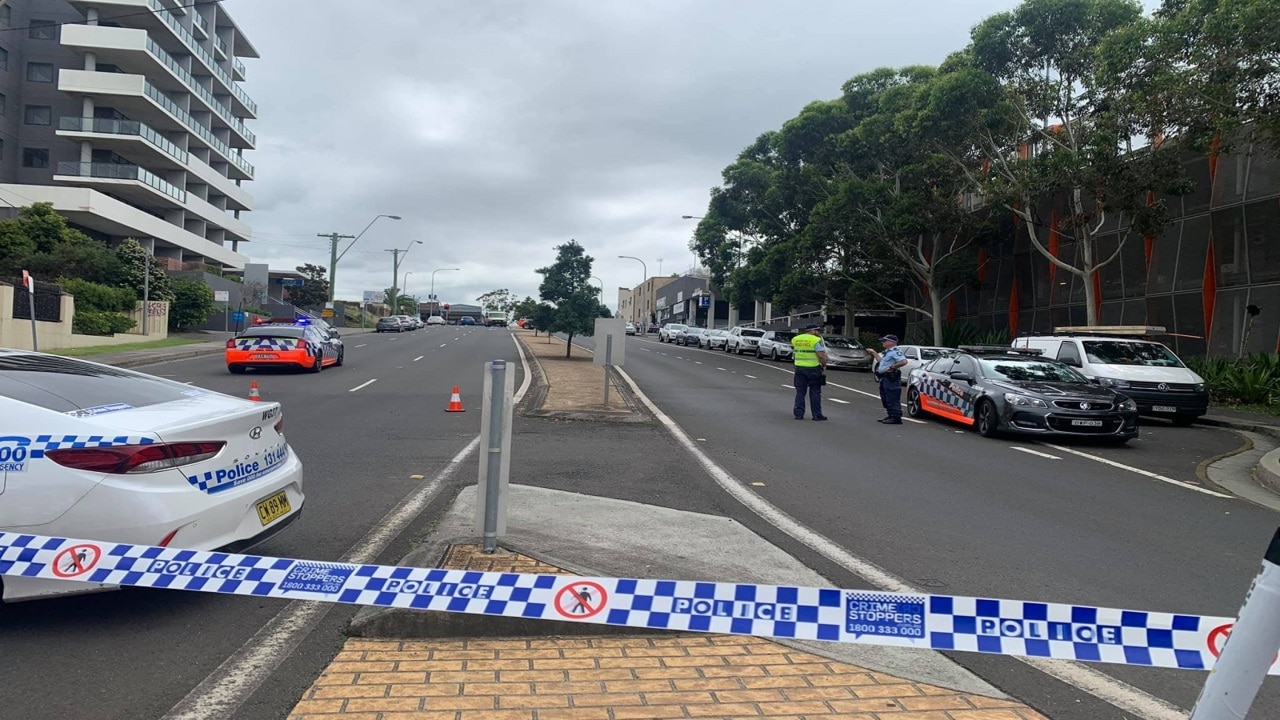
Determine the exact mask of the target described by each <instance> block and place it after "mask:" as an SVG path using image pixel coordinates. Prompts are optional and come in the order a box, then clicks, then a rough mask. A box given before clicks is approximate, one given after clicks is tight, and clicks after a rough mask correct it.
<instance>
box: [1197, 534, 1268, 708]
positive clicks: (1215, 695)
mask: <svg viewBox="0 0 1280 720" xmlns="http://www.w3.org/2000/svg"><path fill="white" fill-rule="evenodd" d="M1277 651H1280V530H1277V531H1276V534H1275V536H1274V537H1272V538H1271V545H1270V546H1268V547H1267V552H1266V554H1265V555H1264V556H1263V559H1262V571H1261V572H1260V573H1258V577H1256V578H1254V581H1253V587H1251V588H1249V594H1248V595H1246V596H1245V598H1244V607H1242V608H1240V617H1239V619H1237V620H1236V623H1235V625H1234V626H1233V627H1232V628H1231V634H1230V635H1228V636H1227V641H1226V643H1225V644H1224V645H1223V646H1222V654H1221V655H1220V656H1219V657H1218V662H1216V663H1215V664H1214V666H1213V670H1212V671H1211V672H1210V673H1209V679H1208V680H1206V681H1205V683H1204V690H1203V691H1201V693H1200V699H1199V700H1197V701H1196V707H1195V709H1194V710H1192V711H1191V720H1244V718H1245V716H1246V715H1248V714H1249V706H1250V705H1252V704H1253V699H1254V698H1255V697H1256V696H1257V695H1258V689H1259V688H1261V687H1262V681H1263V680H1265V679H1266V677H1267V671H1269V670H1270V669H1271V665H1272V664H1273V663H1274V662H1275V659H1276V653H1277Z"/></svg>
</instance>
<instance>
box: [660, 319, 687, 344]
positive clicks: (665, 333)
mask: <svg viewBox="0 0 1280 720" xmlns="http://www.w3.org/2000/svg"><path fill="white" fill-rule="evenodd" d="M688 327H689V326H688V325H683V324H681V323H667V324H666V325H663V326H662V329H660V330H658V342H664V343H673V342H675V341H676V340H678V339H679V338H680V333H682V332H684V331H685V329H686V328H688Z"/></svg>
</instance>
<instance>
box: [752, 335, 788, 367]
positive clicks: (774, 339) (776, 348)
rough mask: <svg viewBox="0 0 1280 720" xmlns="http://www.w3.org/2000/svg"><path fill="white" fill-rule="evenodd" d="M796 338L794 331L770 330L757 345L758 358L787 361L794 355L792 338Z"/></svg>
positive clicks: (761, 337)
mask: <svg viewBox="0 0 1280 720" xmlns="http://www.w3.org/2000/svg"><path fill="white" fill-rule="evenodd" d="M795 336H796V332H795V331H794V330H768V331H766V332H765V334H764V335H761V336H760V342H759V343H757V344H756V357H758V358H769V359H770V360H786V359H788V358H790V357H791V356H792V355H793V354H794V352H795V351H794V348H792V347H791V338H793V337H795Z"/></svg>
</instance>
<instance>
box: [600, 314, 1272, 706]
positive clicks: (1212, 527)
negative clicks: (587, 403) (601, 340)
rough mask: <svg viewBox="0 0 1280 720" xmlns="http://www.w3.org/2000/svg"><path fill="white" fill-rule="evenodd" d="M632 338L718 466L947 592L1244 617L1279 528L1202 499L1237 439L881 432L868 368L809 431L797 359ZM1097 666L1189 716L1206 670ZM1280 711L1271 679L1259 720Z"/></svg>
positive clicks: (919, 428) (1175, 434)
mask: <svg viewBox="0 0 1280 720" xmlns="http://www.w3.org/2000/svg"><path fill="white" fill-rule="evenodd" d="M581 342H582V343H583V344H584V345H588V346H590V345H591V344H592V342H591V339H590V338H583V339H582V340H581ZM627 342H628V348H627V366H626V368H625V370H626V372H627V373H628V374H630V375H631V376H632V377H633V378H634V379H635V381H636V382H637V384H638V385H639V386H640V388H641V390H642V391H643V392H644V393H645V394H646V395H648V396H649V398H650V399H651V400H653V401H654V402H655V403H656V404H657V406H658V407H659V408H661V409H662V410H663V411H664V412H665V413H666V414H667V415H669V416H670V417H671V418H672V419H673V420H674V421H676V422H677V423H679V424H680V426H681V427H683V428H684V429H685V430H686V431H687V432H688V433H689V434H690V435H692V436H694V437H697V438H704V439H705V440H706V442H704V443H699V445H700V447H702V448H703V449H704V450H705V451H706V452H707V453H708V454H709V455H710V456H711V457H712V458H713V459H714V460H715V461H716V462H718V463H719V464H720V465H721V466H723V467H724V468H725V469H727V470H729V471H730V472H732V473H733V474H734V475H735V476H737V477H738V478H739V479H740V480H742V481H743V482H746V483H751V484H754V483H763V486H757V487H753V489H754V490H756V491H757V492H758V493H759V494H760V495H762V496H763V497H765V498H766V499H768V500H769V501H770V502H771V503H773V504H774V505H775V506H777V507H779V508H781V509H782V510H783V511H785V512H786V513H788V514H790V515H791V516H792V517H794V518H795V519H797V520H799V521H800V522H802V523H804V524H805V525H807V526H808V527H810V528H812V529H814V530H816V531H818V532H820V533H822V534H823V535H825V536H826V537H827V538H830V539H831V540H833V541H835V542H836V543H838V544H839V545H840V546H842V547H844V548H845V549H847V550H849V551H851V552H853V553H855V554H856V555H858V556H860V557H862V558H865V559H867V560H870V561H872V562H874V563H876V564H877V565H879V566H880V567H882V568H884V569H886V570H888V571H889V572H891V573H893V574H895V575H897V576H898V577H900V578H903V579H905V580H907V581H908V582H911V583H914V584H916V585H917V586H921V585H923V586H926V587H927V588H928V589H930V590H932V591H934V592H940V593H947V594H955V595H976V596H980V597H997V598H1001V597H1003V598H1018V599H1030V600H1046V601H1050V602H1066V603H1082V604H1090V605H1100V606H1110V607H1121V608H1131V609H1140V610H1162V611H1172V612H1190V613H1197V614H1206V615H1224V616H1233V615H1234V614H1235V613H1236V612H1237V611H1238V610H1239V607H1240V603H1241V602H1242V600H1243V599H1244V596H1245V593H1246V591H1247V590H1248V588H1249V584H1250V582H1251V580H1252V579H1253V577H1254V575H1255V574H1256V573H1257V570H1258V568H1259V563H1260V558H1261V554H1262V552H1263V550H1264V549H1265V547H1266V544H1267V542H1268V541H1269V540H1270V538H1271V535H1272V534H1273V533H1274V532H1275V530H1276V527H1277V523H1278V521H1280V516H1278V515H1277V514H1276V513H1275V512H1273V511H1271V510H1267V509H1263V508H1260V507H1258V506H1255V505H1252V504H1250V503H1248V502H1245V501H1243V500H1238V499H1234V498H1231V499H1223V498H1217V497H1213V496H1210V495H1205V494H1202V493H1199V492H1196V491H1195V490H1194V489H1193V488H1196V487H1203V486H1202V485H1201V484H1200V482H1201V481H1200V478H1199V477H1198V475H1197V473H1196V468H1197V466H1198V465H1199V464H1200V463H1202V462H1204V461H1206V460H1208V459H1211V458H1214V457H1216V456H1218V455H1221V454H1224V453H1227V452H1230V451H1232V450H1234V449H1237V448H1238V447H1240V446H1241V444H1242V440H1241V438H1240V437H1239V436H1238V435H1236V434H1235V433H1232V432H1230V431H1225V430H1219V429H1213V428H1206V427H1191V428H1175V427H1172V426H1171V425H1169V424H1167V423H1162V422H1160V421H1155V420H1152V421H1150V422H1144V426H1143V429H1142V435H1141V438H1140V439H1138V440H1135V441H1133V442H1131V443H1130V444H1129V445H1128V446H1125V447H1109V446H1102V445H1098V444H1096V443H1087V442H1081V441H1076V442H1070V441H1068V442H1060V441H1053V446H1050V445H1044V444H1040V443H1036V442H1033V441H1029V440H1022V439H1013V438H1003V439H998V440H988V439H984V438H982V437H980V436H978V435H977V434H976V433H974V432H972V431H970V430H967V429H964V428H962V427H960V426H958V425H954V424H950V423H948V422H945V421H941V420H930V421H928V422H926V423H911V422H908V423H905V424H903V425H901V426H885V425H881V424H879V423H877V422H875V420H877V419H878V418H880V417H882V416H883V410H882V408H881V406H880V401H879V399H878V398H877V397H873V396H874V394H875V386H874V381H873V380H872V379H871V378H870V376H869V375H868V374H866V373H857V372H832V373H831V374H830V376H829V377H830V382H831V383H834V384H835V385H828V386H827V388H826V389H825V392H824V398H825V399H826V402H825V403H824V405H825V407H824V412H825V413H826V414H827V415H828V417H830V418H831V420H830V421H829V422H826V423H815V422H811V421H808V420H806V421H804V422H797V421H795V420H793V419H792V417H791V403H792V398H793V395H794V390H792V389H791V388H790V375H791V370H790V367H789V366H788V365H786V364H784V363H771V362H769V361H767V360H766V361H759V360H755V359H754V358H745V357H744V358H739V357H737V356H730V355H727V354H725V353H723V352H711V351H706V350H699V349H696V348H683V347H677V346H675V345H670V344H667V345H663V344H659V343H657V342H655V341H653V340H651V339H649V338H628V339H627ZM836 385H843V386H846V387H845V388H841V387H837V386H836ZM1054 446H1058V447H1054ZM1028 451H1031V452H1028ZM1032 453H1035V454H1032ZM1102 460H1107V461H1110V462H1111V463H1118V464H1121V465H1123V466H1125V467H1117V466H1116V465H1113V464H1107V463H1105V462H1102ZM1135 470H1136V471H1145V472H1148V473H1154V474H1157V475H1160V476H1163V477H1165V478H1167V479H1168V480H1169V481H1162V480H1157V479H1153V478H1151V477H1149V476H1147V475H1143V474H1140V473H1139V472H1135ZM1170 481H1173V482H1170ZM1180 483H1181V484H1180ZM758 524H759V523H757V525H758ZM800 553H801V555H802V557H803V554H804V551H800ZM813 564H814V565H815V567H816V566H817V565H818V563H816V562H815V563H813ZM829 576H830V575H829ZM832 579H833V580H838V579H839V578H837V577H833V578H832ZM957 658H958V659H960V660H961V661H962V662H963V663H964V664H966V665H969V666H970V667H971V668H973V669H975V670H977V671H978V672H979V673H980V674H982V675H984V676H985V677H986V678H987V679H988V680H990V681H991V682H993V683H994V684H996V685H997V686H999V687H1002V688H1004V689H1005V690H1006V691H1008V692H1010V693H1011V694H1013V695H1015V696H1016V697H1019V698H1021V699H1023V700H1026V701H1028V702H1031V703H1032V704H1033V705H1035V706H1037V707H1038V708H1040V709H1041V710H1042V711H1044V712H1045V713H1046V714H1048V715H1049V716H1050V717H1052V718H1055V720H1063V719H1074V718H1079V720H1094V718H1097V717H1102V716H1104V715H1102V714H1101V713H1103V712H1106V713H1107V714H1106V715H1105V716H1106V717H1123V715H1119V716H1117V715H1115V714H1114V713H1115V710H1114V709H1110V710H1109V711H1108V709H1107V708H1105V707H1102V708H1100V707H1099V706H1098V705H1097V704H1096V703H1094V702H1090V701H1089V699H1088V698H1087V697H1083V696H1082V695H1081V694H1080V693H1076V692H1070V691H1064V687H1063V686H1062V685H1061V684H1060V683H1057V682H1056V681H1053V682H1051V681H1049V680H1048V678H1047V676H1044V675H1041V674H1039V673H1035V672H1028V670H1027V668H1026V667H1025V666H1021V665H1015V664H1013V663H1011V662H1009V661H998V660H999V659H993V658H984V657H976V656H957ZM1092 667H1095V668H1096V669H1100V670H1103V671H1105V672H1106V673H1108V674H1109V675H1111V676H1113V677H1115V678H1117V679H1120V680H1122V681H1124V682H1126V683H1129V684H1131V685H1134V686H1136V687H1139V688H1141V689H1143V690H1145V691H1147V692H1148V693H1151V694H1153V695H1155V696H1156V697H1159V698H1162V699H1164V700H1166V701H1169V702H1171V703H1173V704H1175V705H1177V706H1179V707H1182V708H1190V707H1191V706H1192V705H1194V702H1195V699H1196V697H1197V696H1198V693H1199V690H1200V687H1201V686H1202V683H1203V681H1204V677H1205V676H1204V675H1203V674H1199V673H1189V672H1179V671H1168V670H1147V669H1139V668H1127V667H1118V666H1107V665H1095V666H1092ZM1263 708H1266V710H1265V711H1264V710H1263ZM1277 713H1280V681H1277V680H1275V679H1274V678H1273V679H1271V680H1268V682H1267V684H1266V686H1265V687H1264V689H1263V692H1262V694H1261V695H1260V696H1259V699H1258V702H1257V705H1256V706H1255V711H1254V714H1253V715H1251V717H1264V716H1267V717H1272V716H1275V715H1276V714H1277Z"/></svg>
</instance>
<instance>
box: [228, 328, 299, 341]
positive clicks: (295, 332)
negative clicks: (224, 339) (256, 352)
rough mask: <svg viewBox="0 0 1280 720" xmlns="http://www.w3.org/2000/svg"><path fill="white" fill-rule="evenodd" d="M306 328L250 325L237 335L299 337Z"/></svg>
mask: <svg viewBox="0 0 1280 720" xmlns="http://www.w3.org/2000/svg"><path fill="white" fill-rule="evenodd" d="M305 332H306V329H305V328H303V327H301V326H298V325H263V326H259V327H251V328H249V329H247V330H245V331H244V332H242V333H240V335H239V337H271V338H300V337H302V336H303V334H304V333H305Z"/></svg>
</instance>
